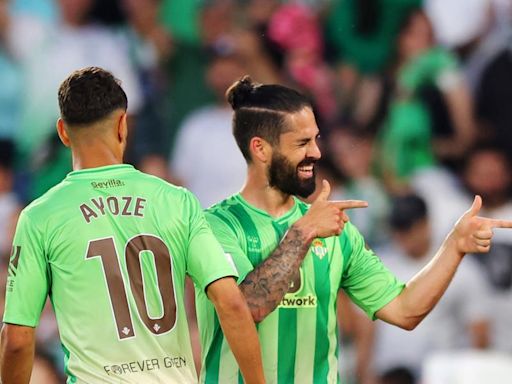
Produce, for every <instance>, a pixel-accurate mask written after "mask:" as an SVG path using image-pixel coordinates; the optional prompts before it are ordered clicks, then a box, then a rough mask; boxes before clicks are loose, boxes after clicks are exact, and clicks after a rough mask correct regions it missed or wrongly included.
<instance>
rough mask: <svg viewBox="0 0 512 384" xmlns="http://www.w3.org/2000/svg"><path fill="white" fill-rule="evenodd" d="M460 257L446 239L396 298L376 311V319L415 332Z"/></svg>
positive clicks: (450, 241) (449, 280)
mask: <svg viewBox="0 0 512 384" xmlns="http://www.w3.org/2000/svg"><path fill="white" fill-rule="evenodd" d="M463 256H464V254H462V253H460V252H458V251H457V247H456V245H455V244H454V240H453V239H452V238H451V237H450V236H448V237H447V239H446V240H445V241H444V242H443V244H442V245H441V247H440V249H439V250H438V252H437V253H436V255H435V256H434V257H433V258H432V260H431V261H430V262H429V263H428V264H427V265H426V266H425V267H424V268H422V269H421V270H420V271H419V272H418V273H417V274H416V275H415V276H414V277H413V278H411V279H410V280H409V281H408V282H407V284H406V287H405V288H404V290H403V291H402V292H401V293H400V295H399V296H398V297H397V298H395V299H394V300H393V301H392V302H390V303H389V304H388V305H386V306H385V307H384V308H382V309H381V310H379V311H378V312H377V317H378V318H380V319H382V320H384V321H386V322H388V323H391V324H394V325H397V326H399V327H402V328H405V329H409V330H410V329H414V328H415V327H416V326H417V325H418V324H419V323H420V322H421V321H422V320H423V319H424V318H425V316H426V315H427V314H428V313H429V312H430V311H431V310H432V308H434V306H435V305H436V304H437V302H438V301H439V299H440V298H441V296H442V295H443V294H444V292H445V291H446V288H448V285H449V284H450V282H451V280H452V278H453V276H454V275H455V272H456V270H457V267H458V266H459V264H460V262H461V260H462V258H463Z"/></svg>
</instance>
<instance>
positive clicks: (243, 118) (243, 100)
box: [226, 76, 312, 162]
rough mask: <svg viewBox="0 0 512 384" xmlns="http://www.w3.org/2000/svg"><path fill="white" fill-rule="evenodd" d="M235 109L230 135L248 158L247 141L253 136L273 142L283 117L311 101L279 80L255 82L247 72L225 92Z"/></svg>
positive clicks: (299, 109) (283, 129) (280, 127)
mask: <svg viewBox="0 0 512 384" xmlns="http://www.w3.org/2000/svg"><path fill="white" fill-rule="evenodd" d="M226 98H227V100H228V102H229V104H231V107H232V108H233V110H234V112H235V113H234V115H233V135H234V136H235V140H236V142H237V144H238V147H239V148H240V150H241V151H242V154H243V156H244V157H245V159H246V160H247V161H248V162H250V161H251V156H250V153H249V142H250V141H251V139H252V138H253V137H255V136H259V137H261V138H263V139H265V140H267V141H268V142H269V143H270V144H272V145H276V144H277V143H278V142H279V136H280V135H281V133H283V132H285V129H286V123H285V118H286V114H288V113H295V112H299V111H301V110H302V109H303V108H305V107H308V108H311V109H312V105H311V102H310V101H309V100H308V99H307V98H306V97H305V96H304V95H302V94H301V93H299V92H297V91H296V90H294V89H291V88H288V87H285V86H282V85H278V84H258V83H254V82H253V81H252V80H251V78H250V77H249V76H244V77H243V78H241V79H240V80H238V81H237V82H235V83H234V84H233V85H232V86H231V87H229V89H228V90H227V92H226Z"/></svg>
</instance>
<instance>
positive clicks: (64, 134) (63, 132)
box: [57, 118, 71, 147]
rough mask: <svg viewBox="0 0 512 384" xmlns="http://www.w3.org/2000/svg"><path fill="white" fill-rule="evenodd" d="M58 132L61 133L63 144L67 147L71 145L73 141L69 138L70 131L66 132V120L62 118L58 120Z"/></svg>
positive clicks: (60, 137)
mask: <svg viewBox="0 0 512 384" xmlns="http://www.w3.org/2000/svg"><path fill="white" fill-rule="evenodd" d="M57 134H58V135H59V139H60V141H62V144H64V145H65V146H66V147H69V146H70V145H71V141H70V140H69V136H68V133H67V132H66V128H65V126H64V120H62V119H61V118H59V119H58V120H57Z"/></svg>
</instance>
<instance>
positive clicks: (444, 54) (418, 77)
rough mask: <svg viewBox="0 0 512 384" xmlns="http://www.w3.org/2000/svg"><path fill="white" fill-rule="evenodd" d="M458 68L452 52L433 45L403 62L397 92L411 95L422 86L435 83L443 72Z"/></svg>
mask: <svg viewBox="0 0 512 384" xmlns="http://www.w3.org/2000/svg"><path fill="white" fill-rule="evenodd" d="M457 69H458V63H457V59H456V58H455V56H454V55H453V54H451V53H450V52H448V51H446V50H444V49H443V48H440V47H434V48H431V49H429V50H428V51H427V52H425V53H423V54H422V55H419V56H418V57H417V58H415V59H413V60H411V61H409V62H408V63H407V64H405V65H404V66H403V67H402V68H401V69H400V71H399V73H398V87H399V93H400V95H401V96H402V97H406V96H409V95H413V94H414V93H415V92H417V91H418V90H419V89H420V88H421V87H422V86H425V85H435V84H436V83H437V82H438V79H439V77H440V76H441V75H442V74H443V73H447V72H454V71H457Z"/></svg>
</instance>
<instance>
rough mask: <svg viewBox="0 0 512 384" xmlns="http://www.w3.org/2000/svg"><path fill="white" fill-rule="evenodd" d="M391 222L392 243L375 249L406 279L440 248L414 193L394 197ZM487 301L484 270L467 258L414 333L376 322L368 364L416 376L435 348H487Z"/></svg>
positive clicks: (376, 367)
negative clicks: (402, 370)
mask: <svg viewBox="0 0 512 384" xmlns="http://www.w3.org/2000/svg"><path fill="white" fill-rule="evenodd" d="M390 224H391V228H392V231H393V243H392V244H391V245H389V246H388V247H385V248H382V249H380V250H377V251H376V253H377V254H378V255H379V256H380V257H381V258H382V260H383V262H384V263H385V264H386V266H387V267H388V268H389V269H390V270H391V271H393V272H394V273H395V274H396V276H397V277H398V278H399V279H401V280H403V281H407V280H408V279H410V278H412V277H413V276H414V274H416V273H417V271H419V270H420V269H421V268H422V267H423V266H424V265H426V264H427V263H428V262H429V260H430V259H431V256H432V254H433V253H432V252H433V250H434V249H435V248H436V247H437V245H436V244H433V242H432V237H431V228H430V225H431V224H430V220H429V216H428V212H427V207H426V204H425V202H424V201H423V200H422V199H421V198H419V197H417V196H415V195H406V196H402V197H397V198H395V199H394V200H393V204H392V208H391V214H390ZM486 256H489V255H486ZM491 258H492V257H491ZM487 300H488V297H487V289H486V284H485V280H484V278H483V275H481V271H479V270H478V267H477V265H476V264H475V263H474V260H471V259H468V260H464V262H463V263H462V264H461V265H460V266H459V269H458V271H457V273H456V275H455V276H454V278H453V281H452V283H451V284H450V286H449V287H448V289H447V290H446V293H445V294H444V296H443V297H442V299H441V300H440V301H439V303H438V304H437V306H436V307H435V308H434V310H433V311H432V313H430V314H429V316H428V317H427V318H426V319H425V320H424V321H423V322H422V323H421V324H420V325H419V326H418V327H417V328H416V329H415V330H414V332H411V333H409V332H406V331H403V330H401V329H399V328H396V327H393V326H391V325H389V324H386V323H384V322H377V323H375V326H376V329H375V349H374V355H373V359H374V360H373V365H371V364H370V366H373V368H374V370H375V372H376V373H377V375H380V374H382V373H384V372H386V371H389V370H390V369H394V368H397V367H401V368H407V369H408V370H409V371H410V372H411V373H412V374H413V375H414V376H416V377H418V375H419V373H420V371H421V365H422V362H423V360H424V359H425V358H426V357H427V356H428V354H429V353H432V352H433V351H439V350H453V349H461V348H486V347H487V346H488V343H489V337H488V336H489V335H488V331H489V330H488V322H489V320H490V319H489V314H488V307H487Z"/></svg>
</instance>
